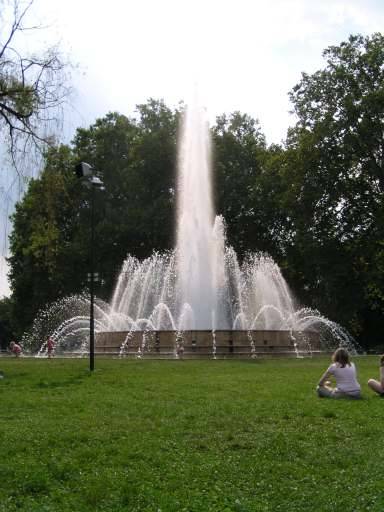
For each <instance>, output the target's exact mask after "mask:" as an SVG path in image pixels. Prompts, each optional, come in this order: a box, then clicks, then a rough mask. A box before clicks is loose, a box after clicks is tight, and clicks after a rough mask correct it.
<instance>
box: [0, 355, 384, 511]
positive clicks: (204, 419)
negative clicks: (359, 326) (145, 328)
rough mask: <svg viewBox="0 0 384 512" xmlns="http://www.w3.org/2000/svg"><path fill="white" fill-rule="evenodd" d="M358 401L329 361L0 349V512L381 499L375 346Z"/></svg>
mask: <svg viewBox="0 0 384 512" xmlns="http://www.w3.org/2000/svg"><path fill="white" fill-rule="evenodd" d="M355 362H356V364H357V367H358V371H359V379H360V382H361V384H362V387H363V394H364V399H363V400H360V401H353V400H350V401H349V400H338V401H332V400H327V399H318V398H317V397H316V394H315V390H314V388H315V384H316V382H317V381H318V379H319V377H320V375H321V374H322V372H323V370H324V369H325V368H326V367H327V365H328V360H327V359H313V360H311V359H304V360H303V359H302V360H289V359H279V360H255V361H232V362H230V361H143V360H138V361H128V360H105V359H101V360H99V359H98V360H96V370H95V372H94V373H93V374H92V375H90V373H89V371H88V362H87V360H86V359H83V360H64V359H61V360H60V359H56V360H37V359H36V360H33V359H20V360H15V359H11V358H2V359H0V370H2V371H3V373H4V376H5V377H4V378H3V379H1V380H0V394H1V409H0V436H1V444H0V512H13V511H25V512H34V511H38V512H45V511H55V512H56V511H57V512H82V511H108V512H118V511H130V512H132V511H140V512H142V511H153V512H156V511H162V512H165V511H196V512H205V511H217V512H224V511H238V512H245V511H271V512H272V511H273V512H275V511H280V510H281V511H284V512H286V511H292V512H293V511H294V512H296V511H302V510H303V511H316V512H326V511H329V512H331V511H332V512H335V511H340V512H349V511H356V512H362V511H375V512H383V510H384V477H383V474H382V472H381V470H382V468H381V463H382V461H383V460H384V457H383V456H384V440H383V417H384V399H381V398H380V397H378V396H374V395H373V393H372V392H370V391H369V390H368V389H367V386H366V381H367V379H368V377H371V376H374V377H376V376H377V374H378V358H377V357H360V358H355Z"/></svg>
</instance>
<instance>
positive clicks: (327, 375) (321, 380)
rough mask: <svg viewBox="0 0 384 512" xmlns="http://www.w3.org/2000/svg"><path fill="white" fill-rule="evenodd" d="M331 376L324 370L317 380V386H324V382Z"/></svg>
mask: <svg viewBox="0 0 384 512" xmlns="http://www.w3.org/2000/svg"><path fill="white" fill-rule="evenodd" d="M331 376H332V373H331V372H329V371H328V370H326V371H325V372H324V373H323V375H322V377H321V379H320V380H319V384H318V385H319V386H324V384H325V382H326V381H327V380H329V379H330V378H331Z"/></svg>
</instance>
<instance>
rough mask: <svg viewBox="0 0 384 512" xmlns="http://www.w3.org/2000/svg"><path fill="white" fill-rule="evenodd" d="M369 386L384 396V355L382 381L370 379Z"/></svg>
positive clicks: (381, 364)
mask: <svg viewBox="0 0 384 512" xmlns="http://www.w3.org/2000/svg"><path fill="white" fill-rule="evenodd" d="M368 386H369V387H370V388H371V389H372V390H373V391H376V393H378V394H379V395H381V396H384V356H380V381H378V380H375V379H369V381H368Z"/></svg>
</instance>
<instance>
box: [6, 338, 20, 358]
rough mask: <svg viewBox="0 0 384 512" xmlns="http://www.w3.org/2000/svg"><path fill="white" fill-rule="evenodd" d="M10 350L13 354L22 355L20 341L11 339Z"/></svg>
mask: <svg viewBox="0 0 384 512" xmlns="http://www.w3.org/2000/svg"><path fill="white" fill-rule="evenodd" d="M9 350H10V351H11V352H12V354H15V356H16V357H20V356H21V352H22V349H21V347H20V345H19V344H18V343H16V342H15V341H11V343H10V344H9Z"/></svg>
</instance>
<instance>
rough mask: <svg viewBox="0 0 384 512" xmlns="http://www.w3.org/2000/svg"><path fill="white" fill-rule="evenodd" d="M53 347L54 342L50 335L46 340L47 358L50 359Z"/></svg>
mask: <svg viewBox="0 0 384 512" xmlns="http://www.w3.org/2000/svg"><path fill="white" fill-rule="evenodd" d="M54 349H55V342H54V341H53V339H52V338H51V337H49V338H48V340H47V354H48V358H49V359H51V357H53V352H54Z"/></svg>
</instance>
